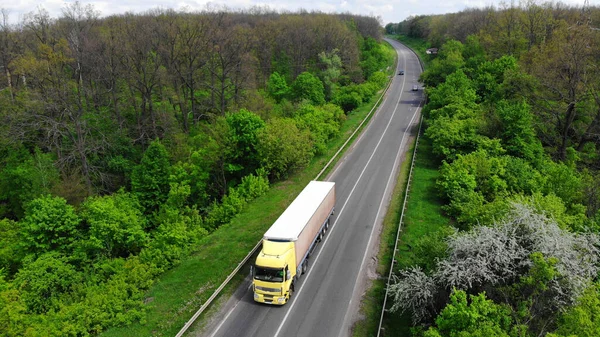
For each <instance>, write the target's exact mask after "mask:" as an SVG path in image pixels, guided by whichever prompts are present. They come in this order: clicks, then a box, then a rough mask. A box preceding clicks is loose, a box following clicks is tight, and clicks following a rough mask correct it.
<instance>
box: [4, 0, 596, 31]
mask: <svg viewBox="0 0 600 337" xmlns="http://www.w3.org/2000/svg"><path fill="white" fill-rule="evenodd" d="M501 1H503V0H442V1H440V0H318V1H316V0H300V1H299V0H278V1H269V0H264V1H256V0H227V1H223V0H216V1H208V0H206V1H205V0H168V1H167V0H144V1H140V0H94V1H89V0H80V3H81V4H83V5H87V4H91V5H92V6H93V7H94V9H96V10H97V11H99V12H100V15H101V16H108V15H112V14H122V13H125V12H134V13H140V12H144V11H146V10H148V9H152V8H157V7H158V8H164V9H167V8H171V9H174V10H187V11H196V10H203V9H205V8H206V6H207V5H208V6H219V7H220V6H226V7H228V8H231V9H249V8H251V7H254V6H260V7H268V8H269V9H271V10H285V11H296V10H298V9H305V10H308V11H312V10H315V11H321V12H325V13H340V12H350V13H352V14H360V15H367V16H374V17H379V18H380V19H381V21H380V22H381V23H382V24H383V25H385V24H387V23H390V22H394V23H396V22H401V21H403V20H404V19H406V18H407V17H409V16H411V15H428V14H443V13H454V12H459V11H461V10H463V9H465V8H475V7H486V6H490V5H493V6H496V7H497V6H498V5H499V4H500V2H501ZM506 1H508V2H510V0H506ZM514 1H515V3H518V2H519V0H514ZM72 2H74V1H72V0H67V1H65V0H43V1H40V0H0V9H2V8H3V9H6V10H8V12H9V23H11V24H14V23H17V22H20V21H21V18H22V17H23V16H24V15H25V14H26V13H29V12H32V11H37V8H38V6H39V7H41V8H44V9H45V10H47V11H48V12H49V13H50V16H51V17H53V18H58V17H60V16H61V14H62V8H64V7H65V5H67V4H68V3H72ZM561 2H563V3H565V4H569V5H578V6H581V5H583V3H584V0H561ZM599 2H600V0H589V3H590V4H591V5H598V3H599Z"/></svg>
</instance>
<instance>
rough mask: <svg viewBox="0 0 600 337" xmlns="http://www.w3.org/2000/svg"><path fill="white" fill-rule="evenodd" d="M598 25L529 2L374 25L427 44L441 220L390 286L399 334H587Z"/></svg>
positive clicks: (598, 233) (599, 252)
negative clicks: (405, 330) (406, 329)
mask: <svg viewBox="0 0 600 337" xmlns="http://www.w3.org/2000/svg"><path fill="white" fill-rule="evenodd" d="M586 3H587V2H586ZM599 27H600V8H597V7H589V6H584V7H571V6H567V5H565V4H563V3H560V2H546V3H540V2H536V1H523V2H519V5H515V3H514V2H511V3H503V4H502V5H500V6H499V7H498V8H495V7H488V8H480V9H468V10H465V11H462V12H459V13H453V14H447V15H436V16H417V17H411V18H408V19H407V20H405V21H403V22H400V23H397V24H394V23H392V24H388V25H387V26H386V31H387V33H388V34H399V35H403V36H405V37H411V38H416V39H423V40H426V41H427V43H428V45H429V46H430V47H435V48H439V49H438V51H437V54H435V53H432V54H431V55H427V58H428V59H429V62H428V67H427V69H426V71H424V73H423V74H422V76H421V81H422V82H423V83H424V85H425V88H426V89H425V90H426V93H427V97H428V102H427V104H426V106H425V107H424V109H423V114H424V118H425V119H424V123H425V125H424V126H425V131H424V137H425V138H426V139H427V140H428V141H429V142H430V143H431V151H432V153H433V155H434V156H435V158H436V160H437V165H439V166H438V167H439V177H438V178H437V180H436V181H435V186H434V189H433V190H435V192H433V193H437V197H438V198H439V199H440V200H441V201H442V202H443V206H442V210H443V212H444V214H445V215H446V217H447V219H448V224H447V225H446V226H444V227H443V228H441V229H440V230H438V231H437V232H436V233H434V234H433V235H430V236H426V237H422V238H420V239H419V241H418V242H417V243H416V244H415V245H413V246H412V249H411V252H410V254H412V260H411V263H410V264H408V265H407V264H404V265H401V266H400V267H398V268H396V270H395V276H396V278H395V281H394V283H393V285H392V286H391V287H390V290H391V293H392V298H393V305H392V307H391V311H393V312H395V314H394V318H393V319H395V320H402V319H404V318H408V320H409V321H410V322H412V328H411V333H412V335H413V336H425V337H441V336H444V337H455V336H465V337H466V336H510V337H517V336H519V337H521V336H523V337H525V336H552V337H563V336H564V337H566V336H581V337H583V336H590V337H591V336H600V280H599V271H600V156H599V155H600V151H599V146H600V67H599V65H600V29H599ZM417 155H418V154H417ZM440 243H443V244H440ZM403 317H404V318H403Z"/></svg>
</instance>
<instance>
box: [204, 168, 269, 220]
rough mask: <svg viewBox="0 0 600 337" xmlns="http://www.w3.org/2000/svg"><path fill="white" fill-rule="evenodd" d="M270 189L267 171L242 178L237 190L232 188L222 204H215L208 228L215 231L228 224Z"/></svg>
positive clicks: (209, 216) (208, 216) (259, 171)
mask: <svg viewBox="0 0 600 337" xmlns="http://www.w3.org/2000/svg"><path fill="white" fill-rule="evenodd" d="M268 189H269V180H268V179H267V175H266V171H265V170H258V174H257V175H256V176H255V175H252V174H251V175H248V176H246V177H244V178H242V182H241V183H240V185H238V186H237V187H235V188H230V189H229V192H228V193H227V195H225V196H224V197H223V200H221V203H216V202H215V203H214V204H213V206H212V208H211V210H210V211H209V212H208V214H207V216H206V221H205V223H206V227H207V229H208V230H214V229H216V228H218V227H219V226H221V225H222V224H225V223H228V222H229V221H230V220H231V219H232V218H233V217H234V216H236V215H237V214H238V213H239V212H240V211H241V210H242V208H243V207H244V206H245V205H246V203H247V202H248V201H250V200H252V199H255V198H257V197H259V196H261V195H263V194H264V193H266V191H267V190H268Z"/></svg>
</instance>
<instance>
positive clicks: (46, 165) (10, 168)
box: [0, 147, 59, 219]
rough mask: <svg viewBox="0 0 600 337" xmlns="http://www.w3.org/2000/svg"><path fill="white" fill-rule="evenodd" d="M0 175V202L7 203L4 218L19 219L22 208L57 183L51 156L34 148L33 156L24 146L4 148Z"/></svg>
mask: <svg viewBox="0 0 600 337" xmlns="http://www.w3.org/2000/svg"><path fill="white" fill-rule="evenodd" d="M6 152H7V153H6V154H7V156H6V157H5V159H4V160H3V163H2V164H3V165H2V166H4V168H3V170H2V171H1V172H2V174H0V199H2V200H5V201H6V203H7V206H6V209H5V210H4V212H3V215H4V216H7V217H11V218H16V219H19V218H21V217H23V208H24V205H25V204H26V203H27V202H29V201H31V200H33V199H34V198H36V197H39V196H41V195H43V194H47V193H50V192H51V190H52V189H53V187H54V186H55V185H56V184H57V183H58V181H59V174H58V170H57V169H56V168H55V167H54V160H53V159H54V158H53V156H52V155H51V154H48V153H43V152H42V151H41V150H39V149H36V150H35V152H34V153H33V154H30V153H28V151H27V150H26V149H25V148H24V147H18V148H16V149H15V148H12V149H11V148H8V149H7V151H6Z"/></svg>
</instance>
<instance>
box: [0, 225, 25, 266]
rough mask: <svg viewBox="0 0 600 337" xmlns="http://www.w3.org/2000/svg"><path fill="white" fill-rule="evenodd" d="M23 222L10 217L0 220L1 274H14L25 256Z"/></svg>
mask: <svg viewBox="0 0 600 337" xmlns="http://www.w3.org/2000/svg"><path fill="white" fill-rule="evenodd" d="M20 226H21V224H20V223H18V222H15V221H12V220H9V219H2V220H0V274H3V273H6V274H7V275H13V274H14V273H15V272H16V271H17V270H18V269H19V267H20V264H21V259H22V258H23V254H24V252H23V247H21V233H22V229H21V227H20Z"/></svg>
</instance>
